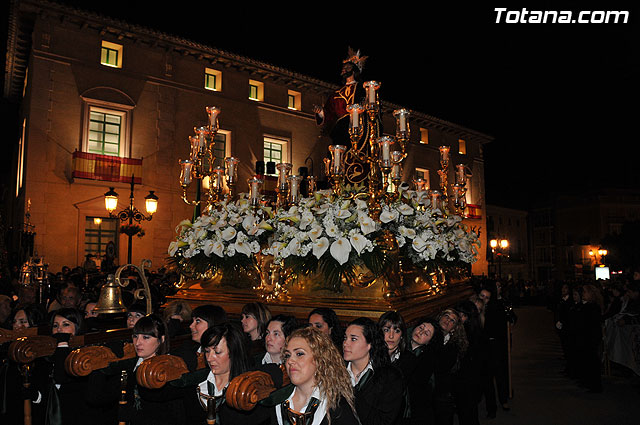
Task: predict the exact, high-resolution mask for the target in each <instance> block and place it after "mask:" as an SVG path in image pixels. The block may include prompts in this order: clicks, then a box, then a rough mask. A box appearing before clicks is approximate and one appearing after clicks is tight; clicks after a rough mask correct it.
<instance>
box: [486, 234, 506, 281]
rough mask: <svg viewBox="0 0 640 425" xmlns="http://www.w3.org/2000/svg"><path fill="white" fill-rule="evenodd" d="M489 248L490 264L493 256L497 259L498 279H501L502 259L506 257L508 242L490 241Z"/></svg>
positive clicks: (504, 240) (502, 240)
mask: <svg viewBox="0 0 640 425" xmlns="http://www.w3.org/2000/svg"><path fill="white" fill-rule="evenodd" d="M489 246H491V254H492V256H491V258H492V262H493V261H494V260H493V256H494V255H495V256H497V257H498V278H502V257H503V256H505V255H507V254H505V252H506V250H507V248H509V241H508V240H507V239H500V240H498V239H491V241H489Z"/></svg>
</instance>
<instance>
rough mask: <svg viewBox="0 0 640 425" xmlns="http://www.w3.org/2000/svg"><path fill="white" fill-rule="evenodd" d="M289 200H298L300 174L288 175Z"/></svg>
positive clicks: (296, 201) (294, 202)
mask: <svg viewBox="0 0 640 425" xmlns="http://www.w3.org/2000/svg"><path fill="white" fill-rule="evenodd" d="M288 180H289V202H290V203H292V204H297V203H298V201H300V181H301V180H302V176H298V175H294V176H289V177H288Z"/></svg>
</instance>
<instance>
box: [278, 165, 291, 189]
mask: <svg viewBox="0 0 640 425" xmlns="http://www.w3.org/2000/svg"><path fill="white" fill-rule="evenodd" d="M276 168H277V169H278V189H280V190H281V191H285V190H287V176H288V175H289V172H290V171H291V168H293V166H292V165H291V164H289V163H286V162H281V163H280V164H278V165H276Z"/></svg>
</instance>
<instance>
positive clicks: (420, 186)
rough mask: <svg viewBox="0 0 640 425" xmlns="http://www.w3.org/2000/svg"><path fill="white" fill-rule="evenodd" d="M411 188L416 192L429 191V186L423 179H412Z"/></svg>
mask: <svg viewBox="0 0 640 425" xmlns="http://www.w3.org/2000/svg"><path fill="white" fill-rule="evenodd" d="M413 188H414V190H415V191H416V192H424V191H426V190H429V184H428V182H427V181H426V180H425V179H413Z"/></svg>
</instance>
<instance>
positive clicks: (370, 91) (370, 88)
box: [362, 81, 380, 110]
mask: <svg viewBox="0 0 640 425" xmlns="http://www.w3.org/2000/svg"><path fill="white" fill-rule="evenodd" d="M362 86H363V87H364V90H365V93H366V95H365V99H366V104H365V109H367V110H368V109H377V108H378V89H379V88H380V83H378V82H377V81H366V82H365V83H363V84H362Z"/></svg>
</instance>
